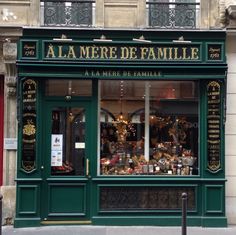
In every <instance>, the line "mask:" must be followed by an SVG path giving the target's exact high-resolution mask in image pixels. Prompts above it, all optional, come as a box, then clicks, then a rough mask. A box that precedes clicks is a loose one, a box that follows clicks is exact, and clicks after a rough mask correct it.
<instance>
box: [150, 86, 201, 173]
mask: <svg viewBox="0 0 236 235" xmlns="http://www.w3.org/2000/svg"><path fill="white" fill-rule="evenodd" d="M150 107H151V108H150V119H149V121H150V130H149V133H150V161H149V166H150V165H151V169H152V168H153V171H154V172H155V173H156V174H169V175H172V174H173V175H193V174H198V161H197V156H198V97H197V87H196V84H195V83H194V82H152V83H150ZM152 166H153V167H152Z"/></svg>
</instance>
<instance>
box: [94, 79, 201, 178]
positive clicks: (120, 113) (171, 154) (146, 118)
mask: <svg viewBox="0 0 236 235" xmlns="http://www.w3.org/2000/svg"><path fill="white" fill-rule="evenodd" d="M99 87H100V89H99V97H100V102H99V106H100V107H99V122H100V125H99V128H100V130H99V132H98V133H99V146H100V147H99V149H100V150H99V154H100V157H99V161H100V163H99V166H100V169H99V174H100V175H169V176H173V175H175V176H191V175H198V174H199V165H198V164H199V163H198V162H199V153H198V146H199V144H198V139H199V138H198V137H199V133H198V132H199V128H198V127H199V107H198V106H199V88H198V83H197V82H194V81H136V80H131V81H127V80H120V81H110V80H102V81H100V86H99Z"/></svg>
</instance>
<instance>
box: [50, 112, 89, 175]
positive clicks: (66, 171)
mask: <svg viewBox="0 0 236 235" xmlns="http://www.w3.org/2000/svg"><path fill="white" fill-rule="evenodd" d="M51 133H52V135H51V174H52V175H65V176H66V175H80V176H82V175H84V161H85V148H79V147H78V145H79V144H80V145H81V144H84V143H85V110H84V109H82V108H72V107H58V108H54V109H53V111H52V131H51Z"/></svg>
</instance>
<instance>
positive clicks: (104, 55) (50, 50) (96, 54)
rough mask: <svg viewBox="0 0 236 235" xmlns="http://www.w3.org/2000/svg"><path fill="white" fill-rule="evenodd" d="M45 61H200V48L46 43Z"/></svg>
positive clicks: (188, 46)
mask: <svg viewBox="0 0 236 235" xmlns="http://www.w3.org/2000/svg"><path fill="white" fill-rule="evenodd" d="M44 57H45V59H47V60H48V59H61V60H62V59H63V60H66V59H69V60H104V59H109V60H148V61H198V60H200V46H199V45H197V46H195V45H194V46H191V45H175V46H173V45H165V44H160V45H159V44H157V45H150V46H139V45H132V46H130V45H106V46H104V45H99V44H92V45H90V44H85V45H83V44H79V43H74V44H62V43H59V42H51V43H45V52H44Z"/></svg>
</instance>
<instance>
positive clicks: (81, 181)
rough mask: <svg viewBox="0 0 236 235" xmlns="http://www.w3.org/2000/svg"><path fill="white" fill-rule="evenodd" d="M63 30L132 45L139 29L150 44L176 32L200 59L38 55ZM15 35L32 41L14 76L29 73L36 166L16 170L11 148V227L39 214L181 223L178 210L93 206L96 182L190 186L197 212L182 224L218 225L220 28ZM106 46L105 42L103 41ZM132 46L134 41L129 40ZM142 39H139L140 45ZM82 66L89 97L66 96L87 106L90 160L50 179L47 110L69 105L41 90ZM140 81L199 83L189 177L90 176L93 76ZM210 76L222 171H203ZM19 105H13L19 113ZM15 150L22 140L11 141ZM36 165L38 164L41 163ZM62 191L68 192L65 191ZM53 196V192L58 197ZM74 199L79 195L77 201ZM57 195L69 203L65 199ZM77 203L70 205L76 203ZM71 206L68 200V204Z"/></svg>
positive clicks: (99, 221) (221, 198)
mask: <svg viewBox="0 0 236 235" xmlns="http://www.w3.org/2000/svg"><path fill="white" fill-rule="evenodd" d="M62 34H66V35H67V37H68V38H73V40H77V41H80V42H86V43H89V42H91V41H92V40H93V39H94V38H100V36H101V35H102V34H104V35H105V36H106V37H107V38H111V39H113V43H115V44H117V45H118V44H128V45H133V42H132V38H139V37H140V35H143V36H144V37H145V38H146V39H148V40H152V41H153V43H156V44H158V43H166V44H170V43H171V42H172V40H176V39H177V38H179V37H180V36H183V37H184V38H185V40H191V41H192V42H193V43H196V44H201V45H202V49H201V60H200V61H197V62H188V63H185V62H183V61H182V62H181V61H178V62H175V63H172V62H170V61H165V62H162V63H161V64H160V63H159V62H157V61H156V62H155V61H154V62H153V61H152V62H150V61H126V62H125V63H124V62H121V61H116V62H111V61H101V60H98V61H42V60H41V59H42V58H43V41H45V40H52V39H53V38H59V37H61V35H62ZM21 40H22V41H27V42H33V43H35V45H36V46H35V50H36V52H35V56H32V57H31V58H25V56H22V55H23V53H22V50H23V49H22V46H21V45H22V44H21V43H20V44H19V47H18V51H19V57H18V61H17V64H18V79H19V81H18V82H19V84H21V83H22V82H23V80H24V79H27V78H33V79H35V80H36V81H37V82H38V98H37V113H38V115H39V118H38V119H37V126H38V131H37V137H36V138H37V149H36V169H35V171H34V172H31V173H26V172H23V171H21V170H20V161H21V151H18V171H17V208H16V218H15V224H14V225H15V227H30V226H40V224H41V222H42V221H44V218H47V219H48V220H56V221H58V220H59V221H80V222H81V223H83V221H84V223H86V221H91V223H92V224H94V225H136V226H139V225H157V226H180V225H181V211H180V210H179V211H178V210H170V211H169V210H168V211H166V210H151V211H150V210H146V211H132V212H130V211H120V212H119V211H116V212H113V211H111V212H102V211H100V210H99V196H98V195H99V187H101V186H111V187H112V186H117V185H122V186H127V187H129V186H139V187H144V186H145V187H146V186H149V187H152V186H160V187H168V186H169V187H171V186H179V187H181V186H182V187H186V186H191V187H195V189H196V190H195V192H196V197H195V198H196V210H192V211H188V216H187V224H188V225H189V226H203V227H225V226H227V218H226V217H225V181H226V180H225V164H224V120H225V116H224V101H225V96H226V91H225V89H226V88H225V80H226V72H227V64H226V57H225V32H223V31H156V30H145V29H144V30H105V29H104V30H100V29H78V30H76V29H46V28H45V29H42V28H40V29H34V28H28V29H24V30H23V37H22V39H21ZM104 45H106V43H104ZM135 45H137V44H135ZM140 45H144V46H145V45H146V44H140ZM208 45H220V46H221V48H222V51H221V54H220V59H218V60H214V61H209V57H208V53H207V48H208ZM86 70H87V71H88V72H89V73H90V74H89V76H88V77H86V79H92V80H93V96H92V97H90V98H84V97H78V98H75V97H72V99H71V104H73V105H75V106H83V107H86V108H87V111H88V113H87V114H88V116H89V120H88V123H87V125H88V128H87V134H88V135H89V138H88V140H87V143H86V145H87V146H90V147H89V149H88V150H86V151H88V152H87V154H88V157H89V159H90V177H67V178H62V177H51V176H50V169H49V165H50V164H49V162H50V158H49V157H48V156H49V151H50V121H51V120H50V110H51V109H52V108H53V107H55V106H59V105H65V106H66V105H68V103H67V102H66V101H65V99H64V97H50V98H46V97H45V96H44V88H45V87H44V80H45V79H47V78H60V79H76V78H85V72H86ZM130 70H131V71H132V72H135V71H156V72H157V73H158V72H160V73H159V75H158V76H157V75H154V76H151V75H148V76H136V77H135V78H134V77H130V76H128V75H126V76H125V74H124V75H121V74H122V73H124V72H127V71H130ZM93 71H104V72H109V71H113V72H116V73H118V72H119V74H118V75H117V74H115V75H114V74H113V75H111V76H110V75H109V76H105V75H104V74H102V73H101V74H96V73H93V74H91V73H92V72H93ZM108 78H109V79H110V78H111V79H142V80H143V79H146V80H198V81H199V86H200V89H199V90H200V102H199V110H200V111H199V112H200V114H201V115H200V120H199V122H200V127H199V131H200V135H199V153H200V158H199V161H200V162H199V166H200V175H199V176H192V177H178V176H176V177H173V176H170V177H165V176H162V177H155V176H145V177H144V176H135V177H134V176H130V177H129V176H127V177H125V176H123V177H117V176H116V177H114V176H111V177H104V176H97V167H98V166H97V136H98V133H97V130H98V129H97V111H98V106H97V102H98V100H97V94H98V89H97V87H98V81H99V79H108ZM209 80H217V81H219V80H221V84H222V91H223V92H222V93H221V96H222V97H221V98H222V102H221V133H222V135H221V158H222V159H221V162H222V167H221V169H220V170H219V171H218V172H216V173H212V172H210V171H209V170H207V145H206V141H207V131H206V127H207V120H206V116H207V90H206V85H207V82H208V81H209ZM18 87H19V89H18V91H19V98H20V99H21V97H22V91H21V88H20V87H21V86H18ZM21 108H22V104H21V102H20V103H19V112H18V113H19V117H20V116H21ZM21 129H22V128H21V123H19V138H18V139H21V135H22V131H21ZM18 144H19V145H18V146H19V149H21V141H19V143H18ZM42 166H44V168H43V169H42ZM68 191H69V193H68ZM58 195H60V196H58ZM77 198H80V199H81V201H79V203H78V204H76V201H77ZM61 201H70V202H72V203H71V204H70V203H69V202H66V203H64V204H62V203H61ZM75 204H76V205H75ZM73 205H75V206H73Z"/></svg>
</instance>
